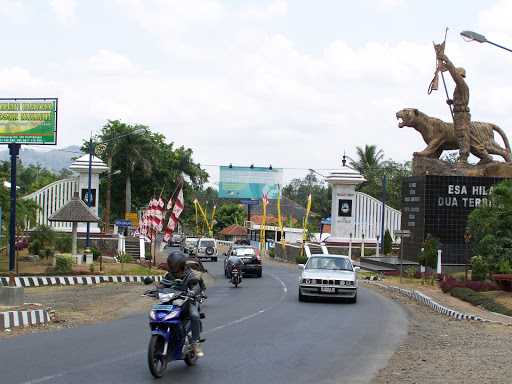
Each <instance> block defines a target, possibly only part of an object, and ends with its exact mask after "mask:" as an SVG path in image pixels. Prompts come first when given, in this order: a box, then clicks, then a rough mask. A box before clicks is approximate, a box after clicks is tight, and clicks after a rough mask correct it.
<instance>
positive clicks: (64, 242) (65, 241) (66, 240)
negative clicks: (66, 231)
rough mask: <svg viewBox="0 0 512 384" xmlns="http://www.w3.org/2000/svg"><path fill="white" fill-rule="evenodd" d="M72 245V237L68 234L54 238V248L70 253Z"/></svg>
mask: <svg viewBox="0 0 512 384" xmlns="http://www.w3.org/2000/svg"><path fill="white" fill-rule="evenodd" d="M72 247H73V239H72V238H71V236H70V235H62V236H59V237H57V239H56V240H55V249H57V251H59V252H62V253H70V252H71V249H72Z"/></svg>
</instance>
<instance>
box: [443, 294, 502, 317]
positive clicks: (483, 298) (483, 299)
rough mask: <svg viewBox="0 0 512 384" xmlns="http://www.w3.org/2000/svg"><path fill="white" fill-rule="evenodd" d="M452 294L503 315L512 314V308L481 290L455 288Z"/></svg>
mask: <svg viewBox="0 0 512 384" xmlns="http://www.w3.org/2000/svg"><path fill="white" fill-rule="evenodd" d="M451 295H452V296H454V297H457V298H459V299H461V300H464V301H467V302H468V303H471V304H473V305H476V306H481V307H483V308H485V309H487V310H488V311H491V312H498V313H501V314H503V315H507V316H512V309H509V308H507V307H505V306H504V305H501V304H499V303H497V302H496V301H495V300H494V298H492V297H490V296H488V295H485V294H484V293H481V292H475V291H473V290H472V289H469V288H453V289H452V290H451Z"/></svg>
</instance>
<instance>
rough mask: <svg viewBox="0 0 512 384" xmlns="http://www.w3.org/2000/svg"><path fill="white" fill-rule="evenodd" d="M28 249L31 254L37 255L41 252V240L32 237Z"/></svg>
mask: <svg viewBox="0 0 512 384" xmlns="http://www.w3.org/2000/svg"><path fill="white" fill-rule="evenodd" d="M28 250H29V252H30V253H31V254H33V255H39V254H40V253H41V241H39V240H38V239H34V240H32V241H31V242H30V245H29V246H28Z"/></svg>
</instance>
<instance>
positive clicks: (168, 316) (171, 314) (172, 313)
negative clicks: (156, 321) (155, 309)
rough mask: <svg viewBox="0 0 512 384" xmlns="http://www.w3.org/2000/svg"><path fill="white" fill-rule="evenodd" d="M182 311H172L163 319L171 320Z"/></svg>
mask: <svg viewBox="0 0 512 384" xmlns="http://www.w3.org/2000/svg"><path fill="white" fill-rule="evenodd" d="M179 314H180V313H179V312H178V311H171V312H169V313H168V314H167V315H165V317H164V318H163V319H162V320H163V321H166V320H171V319H174V318H175V317H177V316H178V315H179Z"/></svg>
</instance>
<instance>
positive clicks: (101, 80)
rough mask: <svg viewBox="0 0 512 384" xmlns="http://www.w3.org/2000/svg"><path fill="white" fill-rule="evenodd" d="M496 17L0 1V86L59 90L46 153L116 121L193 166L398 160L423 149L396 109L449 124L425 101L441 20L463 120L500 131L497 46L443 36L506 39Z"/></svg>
mask: <svg viewBox="0 0 512 384" xmlns="http://www.w3.org/2000/svg"><path fill="white" fill-rule="evenodd" d="M511 13H512V5H511V2H509V1H486V2H483V1H450V2H445V1H430V2H425V1H406V0H364V1H343V0H338V1H336V0H330V1H327V0H318V1H308V0H295V1H292V0H289V1H286V0H259V1H233V0H231V1H220V0H218V1H217V0H202V1H199V0H187V1H177V0H103V1H93V0H88V1H78V0H48V1H46V0H0V17H1V19H2V23H0V34H1V36H2V37H3V38H2V52H3V54H2V61H1V62H0V94H1V96H2V97H11V96H12V97H15V96H23V97H50V96H57V97H59V101H60V111H59V119H60V120H59V124H60V135H59V146H67V145H71V144H78V142H79V140H80V139H82V138H85V137H87V136H88V135H89V134H90V132H91V131H92V132H95V131H97V130H99V129H100V127H101V126H102V124H104V122H105V121H106V120H107V119H116V118H119V119H122V120H125V121H127V122H130V123H143V124H147V125H149V126H151V127H152V128H153V129H155V130H157V131H159V132H162V133H164V134H165V135H166V136H167V137H168V139H169V140H170V141H174V142H176V144H178V145H185V146H187V147H191V148H192V149H193V150H194V152H195V158H196V159H197V160H198V161H200V162H201V163H203V164H229V163H233V164H239V165H247V164H251V163H255V164H260V165H265V164H268V163H272V164H273V165H274V166H283V167H294V168H297V167H298V168H315V169H328V168H335V167H337V166H339V163H340V155H341V153H342V152H343V150H346V151H347V153H349V154H353V153H355V147H356V146H362V145H364V144H376V145H378V146H379V147H380V148H382V149H383V150H384V151H385V153H386V157H390V158H393V159H395V160H398V161H404V160H408V159H410V157H411V153H412V152H413V151H416V150H421V149H423V147H424V144H423V142H422V140H421V138H420V137H419V135H418V134H417V133H415V132H413V131H412V130H410V129H403V130H399V129H398V128H397V125H396V119H395V113H396V111H397V110H399V109H401V108H403V107H418V108H419V109H421V110H423V111H424V112H426V113H428V114H431V115H434V116H438V117H440V118H443V119H445V120H448V119H449V114H448V109H447V108H446V105H445V104H444V100H443V99H444V98H443V96H442V94H440V93H436V94H432V95H430V96H427V94H426V88H427V86H428V83H429V82H430V79H431V77H432V72H433V67H434V53H433V49H432V45H431V44H432V40H437V41H439V40H441V38H442V36H443V30H444V27H445V26H448V27H450V32H449V37H448V44H447V54H448V55H449V56H450V57H451V58H452V59H453V61H454V62H455V63H456V64H457V65H461V66H465V67H466V69H467V71H468V83H469V85H470V89H471V105H470V106H471V109H472V111H473V118H474V119H476V120H484V121H492V122H495V123H497V124H498V125H500V126H502V127H503V128H504V129H505V131H506V132H507V133H509V134H510V133H511V130H510V128H512V118H511V117H510V115H509V112H508V111H510V110H511V107H512V98H510V93H511V92H512V81H511V79H512V77H511V76H510V70H509V68H512V66H511V64H512V55H510V54H508V53H507V52H505V51H501V50H498V49H497V48H494V47H491V46H489V45H478V44H476V43H467V42H464V41H463V40H462V39H461V38H460V36H459V32H460V31H461V30H463V29H470V30H476V31H479V32H481V33H484V34H485V35H486V36H487V37H488V38H489V39H493V40H496V41H498V42H501V43H503V44H504V45H507V44H508V45H509V46H512V26H511V25H510V22H509V19H510V15H511ZM449 87H450V89H453V84H452V83H449ZM208 171H210V172H211V173H212V181H215V179H216V172H215V170H214V169H208ZM302 173H304V172H303V171H299V170H298V171H287V172H286V173H285V176H286V178H287V179H289V178H291V177H294V176H299V175H300V174H302Z"/></svg>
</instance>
